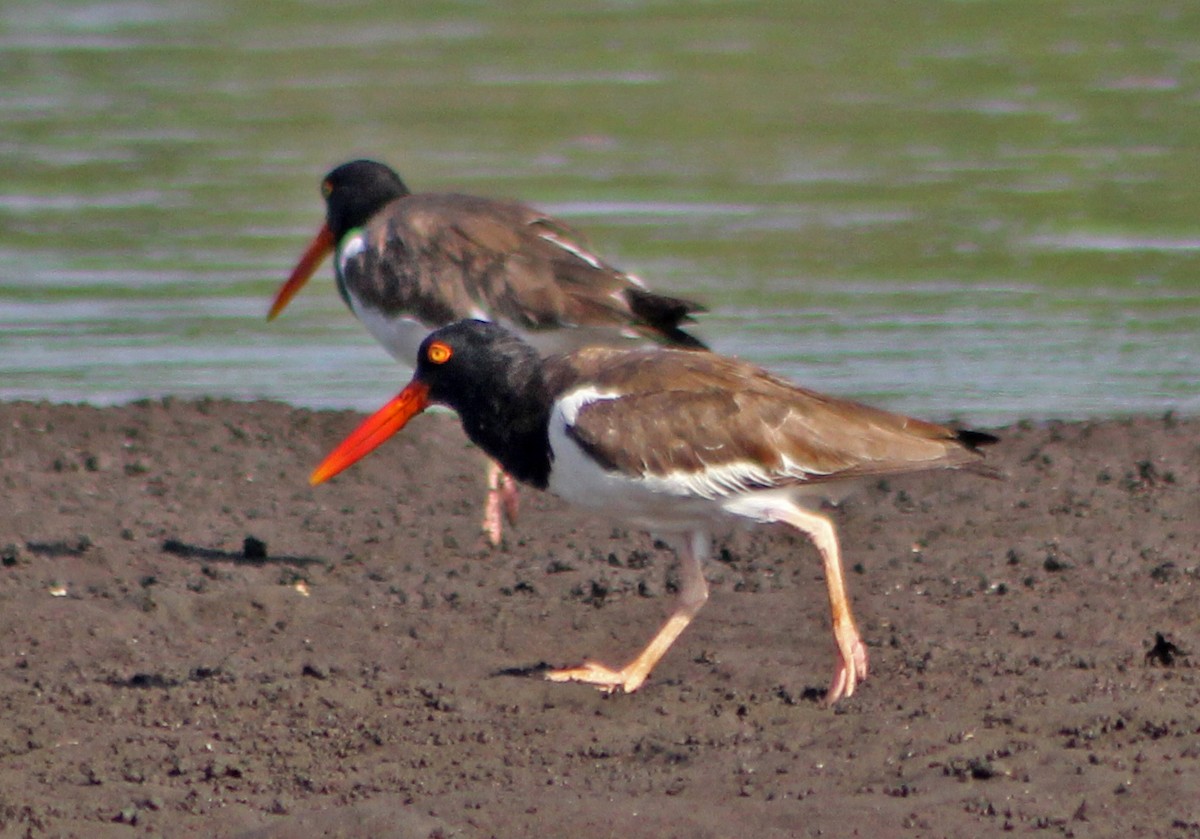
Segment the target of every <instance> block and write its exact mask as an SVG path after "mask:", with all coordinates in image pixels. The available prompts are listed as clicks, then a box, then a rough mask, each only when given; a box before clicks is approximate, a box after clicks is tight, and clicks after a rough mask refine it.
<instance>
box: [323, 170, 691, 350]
mask: <svg viewBox="0 0 1200 839" xmlns="http://www.w3.org/2000/svg"><path fill="white" fill-rule="evenodd" d="M367 240H368V243H369V247H368V248H367V249H366V250H365V251H363V252H362V253H361V254H359V255H358V256H356V257H355V258H354V259H353V260H352V261H351V264H348V265H347V266H346V267H345V274H346V282H348V283H349V282H354V283H355V285H356V288H357V289H358V290H359V291H360V293H361V294H362V295H363V297H364V298H366V300H367V302H369V303H371V304H373V305H375V306H377V307H380V308H384V309H385V311H388V312H389V313H397V312H400V311H404V312H409V313H414V312H431V313H432V315H433V316H432V317H431V318H429V323H430V325H436V324H441V323H446V322H449V321H452V320H458V319H460V318H464V317H471V316H478V315H479V314H486V315H487V316H488V317H490V318H492V319H497V320H503V321H508V322H509V323H511V324H513V325H515V326H517V327H518V328H521V329H525V330H532V331H536V330H540V329H554V328H560V327H564V326H585V327H602V328H611V329H620V328H632V329H635V330H638V331H640V332H643V333H647V334H649V333H660V334H659V337H660V338H663V337H665V338H666V339H667V340H673V339H672V338H671V336H670V334H669V329H674V328H676V327H677V324H678V322H679V321H680V320H684V319H686V318H687V316H688V314H689V313H690V312H692V311H698V310H699V308H700V307H698V306H696V305H694V304H690V303H687V301H678V300H674V299H672V298H664V297H661V296H659V295H652V294H650V293H649V292H645V291H644V290H641V289H640V288H639V287H638V285H637V283H636V282H635V281H634V280H633V279H632V278H631V277H630V276H629V275H628V274H626V273H624V272H622V271H620V270H618V269H616V268H614V267H613V266H611V265H609V264H607V263H606V262H604V261H603V260H601V259H600V258H599V257H597V256H596V255H595V254H593V253H592V252H591V251H590V250H589V249H588V247H587V245H586V244H585V243H584V242H583V240H582V237H580V236H579V234H577V233H576V232H575V231H573V230H572V229H571V228H570V227H568V226H567V225H565V224H564V223H562V222H560V221H557V220H555V219H553V218H550V217H548V216H546V215H544V214H542V213H539V212H538V211H537V210H534V209H533V208H531V207H527V206H525V205H523V204H518V203H515V202H510V201H497V200H492V199H487V198H479V197H476V196H470V195H458V194H453V193H445V194H438V193H424V194H417V195H411V196H408V197H405V198H402V199H399V200H397V201H395V202H393V203H392V204H391V205H389V207H388V208H386V209H385V210H384V212H382V213H381V214H380V215H379V217H377V218H376V219H375V220H374V221H372V223H371V226H370V227H369V229H368V231H367ZM672 304H674V305H672ZM658 312H667V313H668V316H667V319H668V320H670V317H671V316H672V315H673V320H672V321H671V322H670V323H669V324H664V325H660V324H659V323H657V322H656V318H655V313H658ZM681 334H682V333H681ZM687 337H688V341H693V342H694V339H691V338H690V336H687Z"/></svg>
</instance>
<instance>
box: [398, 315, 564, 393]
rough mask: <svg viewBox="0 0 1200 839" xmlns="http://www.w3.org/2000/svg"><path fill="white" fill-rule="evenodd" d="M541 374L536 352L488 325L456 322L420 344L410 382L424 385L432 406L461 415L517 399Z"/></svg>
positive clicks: (435, 331)
mask: <svg viewBox="0 0 1200 839" xmlns="http://www.w3.org/2000/svg"><path fill="white" fill-rule="evenodd" d="M540 374H541V359H540V358H539V356H538V354H537V352H536V351H535V350H534V349H533V347H531V346H530V345H529V344H527V343H525V342H524V341H522V340H521V339H520V338H519V337H517V336H516V335H514V334H513V333H512V332H509V331H508V330H507V329H505V328H503V327H501V326H497V325H496V324H494V323H490V322H488V321H482V320H460V321H458V322H456V323H452V324H450V325H448V326H443V327H442V328H441V329H437V330H434V331H433V332H431V333H430V334H429V335H428V337H426V338H425V340H424V341H423V342H422V343H421V349H420V350H419V351H418V355H417V370H416V375H415V376H414V378H415V379H417V380H419V381H421V382H424V383H425V384H426V385H428V387H429V398H430V400H431V401H433V402H439V403H441V404H443V405H448V406H450V407H451V408H454V409H455V410H456V411H458V412H459V413H460V414H463V413H466V412H469V411H470V408H469V406H470V405H471V404H473V403H478V402H487V401H490V400H491V399H492V398H493V397H495V396H496V395H498V394H503V393H508V394H509V395H510V396H513V395H515V392H516V391H519V390H521V389H522V388H523V386H524V385H526V384H527V383H528V382H529V381H530V379H531V378H538V379H540ZM464 408H466V409H467V410H466V411H464V410H463V409H464Z"/></svg>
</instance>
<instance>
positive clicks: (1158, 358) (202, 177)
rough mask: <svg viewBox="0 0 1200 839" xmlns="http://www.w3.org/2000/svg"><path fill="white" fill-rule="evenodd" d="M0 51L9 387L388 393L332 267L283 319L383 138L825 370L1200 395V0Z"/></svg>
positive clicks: (1136, 404)
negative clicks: (272, 315)
mask: <svg viewBox="0 0 1200 839" xmlns="http://www.w3.org/2000/svg"><path fill="white" fill-rule="evenodd" d="M0 75H2V77H3V79H4V84H3V85H2V86H0V164H2V166H3V172H4V180H3V185H2V186H0V398H5V399H14V398H46V399H53V400H71V401H76V400H86V401H89V402H97V403H112V402H120V401H125V400H129V399H133V398H138V397H142V396H159V395H165V394H175V395H180V396H196V395H201V394H211V395H231V396H236V397H245V398H250V397H270V398H278V399H283V400H287V401H289V402H293V403H297V404H304V405H313V406H353V407H358V408H363V409H366V408H372V407H375V406H376V405H378V404H379V403H380V401H381V400H382V399H383V398H385V397H386V396H388V395H390V394H391V393H392V392H393V391H394V390H395V389H396V388H397V387H398V385H399V384H400V383H401V382H402V380H403V379H404V378H405V377H406V371H402V370H400V369H398V368H397V367H396V366H395V365H394V364H393V363H392V362H391V361H390V359H389V358H388V356H387V355H386V354H385V353H384V352H383V351H382V350H381V349H379V348H378V347H377V346H375V345H374V344H373V342H372V340H371V339H370V337H369V336H368V335H367V334H366V332H365V331H364V330H363V329H362V328H361V327H360V326H359V325H358V324H357V323H356V322H355V321H354V320H353V318H352V317H351V315H350V314H349V312H348V311H347V310H346V309H345V308H344V307H343V305H342V303H341V300H340V298H339V297H338V296H337V294H336V293H335V291H334V289H333V283H332V269H331V268H330V267H328V266H326V267H325V268H324V269H323V270H322V272H321V274H320V276H319V277H318V278H317V279H315V280H314V282H313V283H311V284H310V287H309V288H308V289H306V291H305V292H304V293H303V294H302V295H301V296H300V297H299V298H297V300H296V301H295V302H294V303H293V305H292V306H291V307H290V308H289V309H288V310H287V311H286V312H285V313H284V315H283V316H281V317H280V318H279V319H278V320H277V321H275V322H274V323H272V324H269V325H268V324H267V323H266V322H265V320H264V315H265V312H266V308H267V304H268V302H269V300H270V297H271V295H272V293H273V292H274V290H275V288H276V287H277V285H278V284H279V282H281V281H282V279H283V278H284V277H285V276H286V275H287V273H288V271H289V269H290V268H291V266H292V264H293V263H294V261H295V259H296V258H297V257H298V255H299V253H300V251H301V249H302V248H303V246H304V245H305V243H306V242H307V240H308V237H309V236H310V235H311V234H312V233H313V232H314V231H315V230H316V227H317V225H318V224H319V222H320V220H321V213H322V205H321V202H320V198H319V194H318V192H317V184H318V182H319V180H320V177H321V175H322V174H324V172H325V171H326V170H327V169H328V168H330V167H331V166H332V165H334V164H336V163H339V162H341V161H343V160H346V159H349V158H351V157H354V156H360V155H369V156H373V157H378V158H380V159H383V160H386V161H388V162H390V163H392V164H393V165H394V166H395V167H396V168H397V169H398V170H399V171H400V172H401V173H402V174H403V175H404V176H405V178H406V180H408V182H409V184H410V185H411V186H412V187H413V188H415V189H418V190H422V189H455V190H460V191H469V192H477V193H482V194H488V195H500V196H510V197H519V198H522V199H524V200H526V201H529V202H530V203H534V204H537V205H539V206H541V207H544V208H546V209H549V210H551V211H553V212H555V213H558V214H560V215H562V216H563V217H565V218H566V219H568V220H569V221H570V222H572V223H573V224H574V225H576V226H577V227H579V228H581V229H582V230H584V231H585V232H586V233H587V234H588V236H589V238H590V240H591V241H592V243H593V244H594V245H595V246H596V248H597V249H598V250H599V251H600V252H601V253H604V254H605V255H607V256H608V257H609V258H610V259H611V260H612V261H614V262H616V263H618V264H620V265H622V266H624V267H626V268H628V269H629V270H632V271H634V272H636V273H638V274H639V275H641V276H642V277H644V278H645V279H646V280H647V281H648V282H649V283H650V284H651V285H652V286H653V287H655V288H657V289H662V290H665V291H669V292H672V293H675V294H679V295H684V296H690V297H694V298H697V299H700V300H703V301H704V302H706V303H707V304H708V305H709V307H710V308H711V310H712V312H711V314H710V315H708V316H706V317H705V318H704V320H703V324H702V326H701V327H700V329H699V331H700V332H701V333H702V334H703V335H704V336H705V337H706V338H707V339H708V340H709V341H710V342H711V343H712V344H713V345H714V346H715V347H716V348H718V349H720V350H722V351H726V352H731V353H737V354H740V355H743V356H746V357H748V358H752V359H754V360H756V361H759V362H761V363H763V364H766V365H768V366H770V367H771V368H772V369H775V370H777V371H779V372H782V373H784V374H786V375H789V376H792V377H794V378H797V379H799V380H802V381H804V382H805V383H807V384H810V385H813V386H815V387H818V388H821V389H825V390H829V391H832V392H836V393H842V394H848V395H854V396H858V397H861V398H866V399H869V400H872V401H875V402H878V403H880V404H882V405H885V406H888V407H891V408H894V409H899V410H904V411H909V412H914V413H918V414H921V415H925V416H930V417H934V418H945V417H960V418H962V419H965V420H969V421H973V422H1004V421H1010V420H1013V419H1016V418H1019V417H1051V416H1060V417H1081V416H1108V415H1114V414H1124V413H1131V412H1162V411H1166V410H1172V409H1174V410H1179V411H1183V412H1187V413H1196V412H1200V372H1198V371H1200V195H1198V190H1200V187H1198V186H1197V183H1198V180H1197V177H1196V172H1197V171H1200V153H1198V152H1197V149H1200V6H1196V5H1195V4H1194V3H1185V2H1178V3H1169V2H1151V3H1147V2H1136V3H1135V2H1104V0H1089V1H1088V2H1064V3H1045V4H1029V3H1022V2H1018V1H1017V0H1001V1H1000V2H995V3H987V4H982V3H953V2H921V0H918V2H914V3H904V4H894V3H890V2H888V3H885V2H880V0H874V2H872V0H867V2H864V3H856V4H851V5H848V4H844V3H840V2H826V1H825V0H820V1H819V2H811V3H782V2H777V3H761V2H760V3H721V4H697V3H693V2H677V3H670V2H608V3H584V2H570V1H569V0H567V1H566V2H563V1H562V0H560V2H555V3H548V2H547V3H538V2H533V3H523V4H485V3H475V2H461V3H449V2H427V3H396V2H390V1H389V2H363V3H349V4H319V3H294V4H249V3H234V2H232V0H227V1H226V2H220V1H219V0H187V2H174V3H172V2H106V3H86V2H53V1H51V2H39V3H36V4H33V3H14V4H6V5H5V6H4V7H3V8H0Z"/></svg>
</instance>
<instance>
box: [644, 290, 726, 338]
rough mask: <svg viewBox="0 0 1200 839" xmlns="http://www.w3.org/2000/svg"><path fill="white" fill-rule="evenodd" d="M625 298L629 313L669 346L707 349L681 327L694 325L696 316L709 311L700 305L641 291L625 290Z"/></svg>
mask: <svg viewBox="0 0 1200 839" xmlns="http://www.w3.org/2000/svg"><path fill="white" fill-rule="evenodd" d="M625 298H626V299H627V300H628V301H629V308H630V310H632V311H633V313H634V314H635V315H637V317H638V318H639V319H640V320H641V321H642V322H643V323H645V324H646V326H648V327H650V329H652V330H653V331H654V332H655V333H656V334H657V335H658V337H660V338H662V339H663V340H664V341H665V342H666V343H667V344H669V345H670V346H672V347H678V348H679V349H684V350H707V349H708V347H706V346H705V345H704V343H703V342H702V341H700V340H699V339H697V338H693V337H692V336H691V335H689V334H688V333H686V332H684V331H683V330H682V329H680V328H679V324H681V323H690V322H692V320H693V318H692V315H693V314H697V313H699V312H706V311H708V310H707V309H705V308H704V307H703V306H701V305H700V304H699V303H694V302H692V301H691V300H682V299H680V298H678V297H665V296H663V295H661V294H654V293H653V292H650V291H645V290H643V289H640V288H629V289H626V291H625Z"/></svg>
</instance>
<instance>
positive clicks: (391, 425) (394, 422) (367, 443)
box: [308, 380, 429, 486]
mask: <svg viewBox="0 0 1200 839" xmlns="http://www.w3.org/2000/svg"><path fill="white" fill-rule="evenodd" d="M428 407H429V385H427V384H425V383H424V382H418V381H416V380H413V381H411V382H409V383H408V386H407V387H406V388H404V390H402V391H400V394H399V395H398V396H397V397H396V398H395V399H393V400H392V401H391V402H389V403H387V404H386V405H384V406H383V407H382V408H380V409H379V410H378V411H376V412H375V413H374V414H372V415H371V416H370V417H368V418H367V419H366V420H364V421H363V423H362V425H360V426H359V427H358V428H356V429H354V431H352V432H351V433H350V436H349V437H347V438H346V439H345V440H343V441H342V442H341V443H339V444H338V447H337V448H336V449H334V450H333V451H332V452H330V453H329V456H328V457H326V458H325V459H324V460H323V461H321V465H320V466H318V467H317V468H316V471H314V472H313V473H312V476H311V477H310V478H309V479H308V482H309V483H310V484H312V485H313V486H316V485H317V484H319V483H322V482H324V481H327V480H329V479H330V478H332V477H333V476H334V475H336V474H337V473H338V472H341V471H342V470H343V469H345V468H346V467H348V466H350V465H352V464H354V463H356V462H357V461H358V460H359V459H360V458H362V457H365V456H366V454H367V453H368V452H370V451H371V450H373V449H374V448H375V447H376V446H378V445H379V444H380V443H382V442H383V441H384V440H386V439H387V438H388V437H391V436H392V435H393V434H395V433H396V432H397V431H399V430H400V429H401V428H403V427H404V426H405V425H407V424H408V421H409V420H410V419H412V418H413V417H415V416H416V415H417V414H419V413H421V412H422V411H424V410H425V409H426V408H428Z"/></svg>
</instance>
